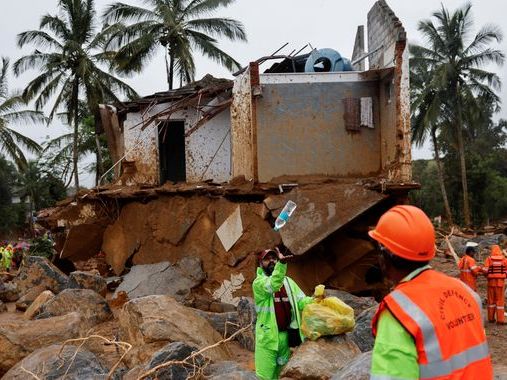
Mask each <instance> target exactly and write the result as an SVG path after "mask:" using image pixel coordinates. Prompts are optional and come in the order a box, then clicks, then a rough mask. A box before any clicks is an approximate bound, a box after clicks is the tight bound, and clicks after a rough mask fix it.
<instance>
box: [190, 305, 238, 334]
mask: <svg viewBox="0 0 507 380" xmlns="http://www.w3.org/2000/svg"><path fill="white" fill-rule="evenodd" d="M194 310H195V312H196V313H197V314H199V315H200V316H201V317H203V318H205V319H206V320H207V321H208V322H209V323H210V325H211V326H213V328H214V329H215V330H217V331H218V332H219V333H220V335H222V336H225V335H226V333H227V336H230V335H231V334H234V333H235V332H236V331H238V330H239V327H238V326H239V325H238V312H236V311H233V312H229V313H212V312H210V311H203V310H199V309H194Z"/></svg>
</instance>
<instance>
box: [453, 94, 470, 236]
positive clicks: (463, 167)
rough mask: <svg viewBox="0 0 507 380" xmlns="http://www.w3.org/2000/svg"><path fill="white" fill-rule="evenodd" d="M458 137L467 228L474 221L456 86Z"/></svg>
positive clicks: (459, 103) (464, 217)
mask: <svg viewBox="0 0 507 380" xmlns="http://www.w3.org/2000/svg"><path fill="white" fill-rule="evenodd" d="M455 96H456V135H457V139H458V152H459V163H460V168H461V187H462V189H463V219H464V222H465V226H466V227H470V225H471V224H472V220H471V217H470V201H469V199H468V184H467V169H466V161H465V144H464V142H463V115H462V110H461V100H460V94H459V88H458V86H456V92H455Z"/></svg>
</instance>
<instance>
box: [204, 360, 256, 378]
mask: <svg viewBox="0 0 507 380" xmlns="http://www.w3.org/2000/svg"><path fill="white" fill-rule="evenodd" d="M204 376H206V378H207V379H209V380H222V379H223V380H257V376H255V373H254V372H251V371H247V370H245V369H244V368H242V367H241V366H239V365H238V363H236V362H233V361H225V362H218V363H213V364H210V365H208V366H207V367H206V368H205V369H204Z"/></svg>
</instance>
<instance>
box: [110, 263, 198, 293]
mask: <svg viewBox="0 0 507 380" xmlns="http://www.w3.org/2000/svg"><path fill="white" fill-rule="evenodd" d="M204 278H205V273H204V272H203V270H202V263H201V260H200V259H199V258H196V257H185V258H183V259H181V260H180V261H178V262H177V263H176V264H175V265H171V263H169V262H167V261H166V262H161V263H157V264H146V265H134V266H133V267H132V268H131V270H130V272H129V273H128V274H126V275H125V277H124V279H123V282H122V283H121V284H120V286H118V288H117V289H116V291H115V293H114V298H116V297H117V295H118V294H119V292H125V293H127V296H128V299H130V300H132V299H135V298H139V297H144V296H151V295H169V296H171V297H174V298H176V300H178V301H180V302H182V301H184V299H185V298H186V297H187V296H188V295H189V292H190V291H191V289H193V288H195V287H196V286H198V285H200V284H201V282H202V281H203V280H204Z"/></svg>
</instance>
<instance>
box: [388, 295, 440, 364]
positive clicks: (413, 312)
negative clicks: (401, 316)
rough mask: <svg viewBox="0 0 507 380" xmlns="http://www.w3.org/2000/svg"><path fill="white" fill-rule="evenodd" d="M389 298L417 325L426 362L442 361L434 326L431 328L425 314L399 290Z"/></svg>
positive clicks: (431, 325) (431, 324)
mask: <svg viewBox="0 0 507 380" xmlns="http://www.w3.org/2000/svg"><path fill="white" fill-rule="evenodd" d="M391 296H392V298H393V299H394V300H395V301H396V302H397V303H398V305H399V306H400V307H401V308H402V309H403V310H404V311H405V313H406V314H408V315H409V316H410V317H411V318H412V319H413V320H414V321H415V322H416V323H417V324H418V325H419V328H420V329H421V332H422V335H423V341H424V351H425V352H426V356H427V358H428V361H429V362H434V361H440V360H442V352H441V351H440V343H439V342H438V338H437V333H436V331H435V326H433V323H432V322H431V320H430V319H429V318H428V316H427V315H426V313H425V312H424V311H422V309H421V308H420V307H419V306H417V305H416V304H415V303H414V302H412V300H410V298H408V297H407V296H406V295H405V294H403V293H402V292H401V291H399V290H394V291H393V292H392V293H391Z"/></svg>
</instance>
